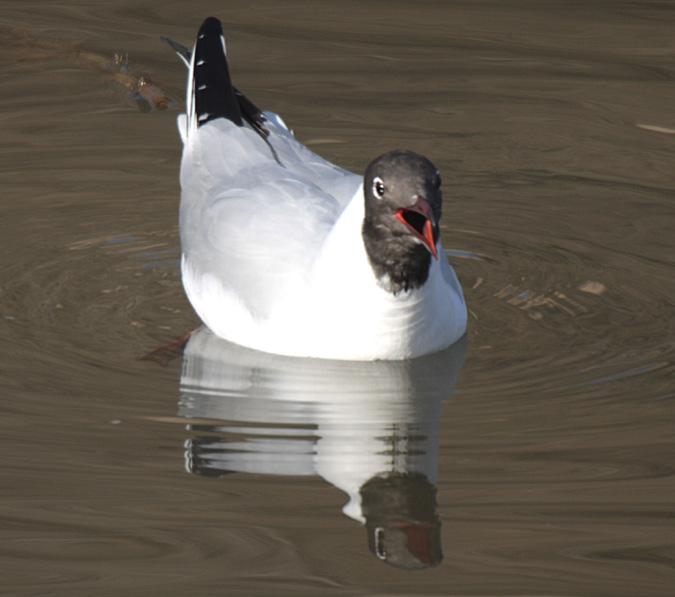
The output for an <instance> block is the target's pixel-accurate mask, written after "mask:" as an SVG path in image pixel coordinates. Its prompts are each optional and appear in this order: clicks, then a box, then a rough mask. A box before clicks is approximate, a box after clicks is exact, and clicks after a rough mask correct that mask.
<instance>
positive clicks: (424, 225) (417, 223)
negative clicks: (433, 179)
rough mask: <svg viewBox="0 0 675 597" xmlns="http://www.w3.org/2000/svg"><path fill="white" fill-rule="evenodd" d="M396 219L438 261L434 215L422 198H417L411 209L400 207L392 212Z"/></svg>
mask: <svg viewBox="0 0 675 597" xmlns="http://www.w3.org/2000/svg"><path fill="white" fill-rule="evenodd" d="M394 215H395V216H396V219H397V220H398V221H399V222H403V223H404V224H405V225H406V226H407V227H408V229H409V230H410V232H412V233H413V234H414V235H415V236H416V237H417V238H419V239H420V240H421V241H422V243H423V244H424V246H425V247H426V248H427V249H429V253H431V254H432V255H433V256H434V259H438V253H437V252H436V243H435V242H434V231H433V224H432V222H433V221H434V214H433V212H432V211H431V207H430V206H429V204H428V203H427V200H426V199H425V198H424V197H419V198H418V199H417V203H415V205H413V206H412V207H401V208H400V209H397V210H396V211H395V212H394Z"/></svg>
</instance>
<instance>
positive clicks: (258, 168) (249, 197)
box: [170, 18, 466, 360]
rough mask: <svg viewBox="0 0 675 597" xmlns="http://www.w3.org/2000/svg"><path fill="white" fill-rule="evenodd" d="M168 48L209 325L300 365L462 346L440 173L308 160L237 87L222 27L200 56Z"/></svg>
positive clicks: (190, 265)
mask: <svg viewBox="0 0 675 597" xmlns="http://www.w3.org/2000/svg"><path fill="white" fill-rule="evenodd" d="M170 43H171V42H170ZM172 46H173V47H174V49H176V50H177V51H178V52H179V54H181V55H182V57H183V58H184V59H185V61H186V63H187V64H188V66H189V70H190V72H189V76H188V85H187V107H186V114H183V115H181V116H179V118H178V125H179V130H180V133H181V137H182V139H183V143H184V148H183V158H182V163H181V171H180V181H181V187H182V197H181V205H180V237H181V245H182V253H183V255H182V276H183V285H184V287H185V291H186V293H187V296H188V298H189V300H190V302H191V303H192V306H193V307H194V309H195V311H196V312H197V314H198V315H199V317H200V318H201V319H202V321H203V322H204V323H205V324H206V325H207V326H208V327H209V328H210V329H211V330H212V331H213V332H215V334H216V335H218V336H221V337H223V338H225V339H227V340H230V341H232V342H235V343H237V344H241V345H244V346H248V347H251V348H255V349H259V350H263V351H266V352H272V353H277V354H285V355H292V356H302V357H320V358H332V359H348V360H374V359H406V358H412V357H417V356H420V355H423V354H428V353H432V352H436V351H438V350H441V349H443V348H446V347H447V346H449V345H451V344H452V343H453V342H455V341H456V340H458V339H459V338H460V337H461V336H462V335H463V334H464V333H465V330H466V306H465V304H464V298H463V296H462V290H461V287H460V285H459V282H458V280H457V277H456V275H455V273H454V271H453V270H452V268H451V267H450V265H449V264H448V262H447V259H446V258H445V254H444V252H443V249H442V248H441V243H440V238H439V220H440V217H441V178H440V175H439V172H438V170H437V169H436V167H435V166H434V165H433V164H432V163H431V162H430V161H429V160H428V159H426V158H425V157H422V156H421V155H418V154H416V153H413V152H410V151H392V152H390V153H386V154H384V155H382V156H380V157H378V158H376V159H375V160H374V161H373V162H371V163H370V165H369V166H368V168H367V169H366V173H365V176H364V177H361V176H357V175H356V174H352V173H351V172H347V171H346V170H343V169H342V168H339V167H337V166H335V165H334V164H331V163H330V162H328V161H326V160H324V159H323V158H322V157H320V156H318V155H316V154H315V153H313V152H312V151H310V150H309V149H307V148H306V147H305V146H304V145H302V144H301V143H299V142H298V141H297V140H296V139H295V137H294V136H293V134H292V133H291V132H290V131H289V129H288V128H287V127H286V125H285V124H284V123H283V122H282V120H281V118H279V116H277V115H276V114H273V113H270V112H264V113H263V112H260V111H259V110H258V109H257V108H256V107H255V106H254V105H253V104H252V103H251V102H250V101H249V100H248V99H246V98H245V97H244V96H243V95H242V94H241V93H240V92H239V91H237V90H236V89H235V88H234V87H233V86H232V83H231V81H230V75H229V70H228V66H227V60H226V57H225V40H224V38H223V30H222V27H221V24H220V21H218V20H217V19H215V18H208V19H206V20H205V21H204V23H203V24H202V26H201V29H200V30H199V35H198V38H197V42H196V44H195V47H194V50H193V52H192V53H190V52H188V51H187V50H185V49H184V48H182V47H181V46H179V45H178V44H175V43H172Z"/></svg>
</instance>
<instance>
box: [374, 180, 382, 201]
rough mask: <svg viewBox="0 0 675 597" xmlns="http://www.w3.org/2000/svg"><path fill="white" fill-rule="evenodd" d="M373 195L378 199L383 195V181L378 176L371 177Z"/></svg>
mask: <svg viewBox="0 0 675 597" xmlns="http://www.w3.org/2000/svg"><path fill="white" fill-rule="evenodd" d="M373 195H375V197H377V198H378V199H382V197H383V196H384V181H383V180H382V179H381V178H380V177H379V176H376V177H375V178H373Z"/></svg>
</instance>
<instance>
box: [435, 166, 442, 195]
mask: <svg viewBox="0 0 675 597" xmlns="http://www.w3.org/2000/svg"><path fill="white" fill-rule="evenodd" d="M441 186H442V181H441V173H440V172H439V171H438V170H436V189H437V190H439V191H440V190H441Z"/></svg>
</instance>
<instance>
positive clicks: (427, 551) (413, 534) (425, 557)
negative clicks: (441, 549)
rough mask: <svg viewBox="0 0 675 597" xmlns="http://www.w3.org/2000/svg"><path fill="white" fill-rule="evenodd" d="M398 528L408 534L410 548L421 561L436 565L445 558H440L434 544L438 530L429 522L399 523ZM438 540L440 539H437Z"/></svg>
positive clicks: (428, 564)
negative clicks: (428, 523)
mask: <svg viewBox="0 0 675 597" xmlns="http://www.w3.org/2000/svg"><path fill="white" fill-rule="evenodd" d="M396 528H397V529H399V530H400V531H403V532H404V533H405V534H406V535H407V536H408V550H409V551H410V553H412V554H413V555H414V556H415V557H416V558H417V559H418V560H419V561H420V562H422V563H423V564H426V565H427V566H436V565H437V564H439V563H440V561H441V560H442V559H443V556H441V558H440V559H438V556H437V555H436V553H435V552H436V551H438V546H435V545H434V535H435V534H436V533H437V532H438V531H437V529H436V527H433V526H431V525H427V524H421V523H417V524H397V525H396ZM436 541H438V539H436Z"/></svg>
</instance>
